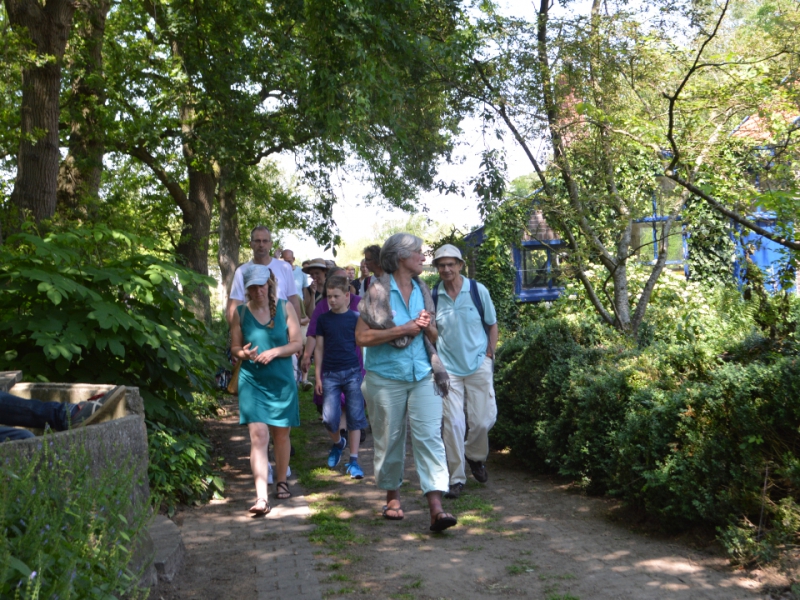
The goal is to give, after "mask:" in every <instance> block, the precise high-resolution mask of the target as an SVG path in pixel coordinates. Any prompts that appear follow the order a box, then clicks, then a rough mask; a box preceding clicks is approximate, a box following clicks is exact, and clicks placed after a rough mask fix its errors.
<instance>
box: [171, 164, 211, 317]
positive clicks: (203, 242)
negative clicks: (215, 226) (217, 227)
mask: <svg viewBox="0 0 800 600" xmlns="http://www.w3.org/2000/svg"><path fill="white" fill-rule="evenodd" d="M216 187H217V180H216V177H214V174H213V173H208V172H201V171H198V170H196V169H194V168H190V169H189V196H188V199H187V202H186V203H185V205H184V206H182V207H181V212H182V213H183V227H182V228H181V240H180V242H179V243H178V247H177V248H176V252H177V253H178V256H179V257H180V258H181V259H182V262H183V263H184V264H185V265H186V266H187V267H189V268H190V269H191V270H192V271H195V272H196V273H200V274H201V275H208V236H209V234H210V233H211V209H212V206H213V204H212V203H213V202H214V191H215V189H216ZM186 291H187V292H188V293H189V295H190V296H191V298H192V300H193V302H194V306H193V307H192V312H194V314H195V315H196V316H197V318H198V319H200V320H202V321H204V322H206V323H211V301H210V299H209V295H208V288H207V286H205V285H199V286H196V287H194V288H193V289H187V290H186Z"/></svg>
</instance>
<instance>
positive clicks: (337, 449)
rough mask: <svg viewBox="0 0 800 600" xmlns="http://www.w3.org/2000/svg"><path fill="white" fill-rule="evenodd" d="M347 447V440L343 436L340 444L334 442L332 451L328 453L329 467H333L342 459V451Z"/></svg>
mask: <svg viewBox="0 0 800 600" xmlns="http://www.w3.org/2000/svg"><path fill="white" fill-rule="evenodd" d="M345 448H347V440H346V439H345V438H342V441H341V442H340V443H339V444H333V445H332V446H331V451H330V452H329V453H328V468H329V469H333V468H335V467H336V465H338V464H339V461H341V460H342V452H343V451H344V449H345Z"/></svg>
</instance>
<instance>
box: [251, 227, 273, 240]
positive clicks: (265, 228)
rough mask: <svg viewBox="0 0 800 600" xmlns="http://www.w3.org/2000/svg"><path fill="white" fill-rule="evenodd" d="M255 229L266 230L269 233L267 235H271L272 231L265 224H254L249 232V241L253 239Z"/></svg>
mask: <svg viewBox="0 0 800 600" xmlns="http://www.w3.org/2000/svg"><path fill="white" fill-rule="evenodd" d="M256 231H266V232H267V233H268V234H269V237H272V232H271V231H270V230H269V227H267V226H266V225H256V226H255V227H253V230H252V231H251V232H250V241H251V242H252V241H253V234H254V233H255V232H256Z"/></svg>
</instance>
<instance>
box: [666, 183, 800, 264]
mask: <svg viewBox="0 0 800 600" xmlns="http://www.w3.org/2000/svg"><path fill="white" fill-rule="evenodd" d="M667 177H668V178H669V179H672V181H674V182H675V183H677V184H678V185H682V186H683V187H684V188H686V189H687V190H689V191H690V192H691V193H692V194H694V195H695V196H698V197H699V198H702V199H703V200H705V201H706V202H708V204H710V205H711V207H712V208H714V209H715V210H717V211H719V212H721V213H722V214H723V215H725V216H726V217H728V218H730V219H732V220H734V221H735V222H737V223H739V225H741V226H743V227H746V228H747V229H749V230H750V231H753V232H755V233H757V234H758V235H761V236H763V237H765V238H767V239H768V240H771V241H773V242H775V243H776V244H780V245H781V246H783V247H784V248H789V249H791V250H795V251H800V243H798V242H795V241H792V240H787V239H786V238H784V237H781V236H778V235H775V234H774V233H772V232H771V231H768V230H766V229H764V228H763V227H761V226H759V225H757V224H755V223H753V222H752V221H750V220H748V219H747V218H746V217H743V216H742V215H740V214H739V213H737V212H735V211H733V210H730V209H728V208H726V207H725V206H723V205H722V204H720V202H719V201H718V200H717V199H716V198H714V197H713V196H711V195H710V194H707V193H706V192H704V191H703V190H702V189H700V188H699V187H697V186H696V185H694V184H693V183H691V182H690V181H686V180H685V179H683V178H682V177H680V176H678V175H676V174H674V173H673V174H671V175H667Z"/></svg>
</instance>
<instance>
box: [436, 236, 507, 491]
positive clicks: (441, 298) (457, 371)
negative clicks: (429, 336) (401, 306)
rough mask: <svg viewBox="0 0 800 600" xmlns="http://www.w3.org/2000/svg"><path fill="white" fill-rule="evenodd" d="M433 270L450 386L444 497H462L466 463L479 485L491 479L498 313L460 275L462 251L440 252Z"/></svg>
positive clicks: (480, 291) (440, 349)
mask: <svg viewBox="0 0 800 600" xmlns="http://www.w3.org/2000/svg"><path fill="white" fill-rule="evenodd" d="M433 266H434V267H436V270H437V271H438V272H439V277H440V278H441V282H439V283H438V284H437V285H436V286H434V289H433V290H432V293H431V295H432V296H433V301H434V304H435V305H436V327H437V328H438V330H439V341H438V342H437V344H436V349H437V351H438V352H439V357H440V358H441V359H442V362H443V363H444V366H445V368H446V369H447V373H448V374H449V375H450V385H451V390H450V393H449V395H448V397H447V398H445V399H444V406H443V427H442V437H443V439H444V446H445V451H446V453H447V466H448V469H449V471H450V488H449V490H448V492H447V493H446V494H445V495H444V496H445V498H458V497H459V495H460V494H461V490H462V489H463V488H464V484H465V483H466V481H467V476H466V471H465V464H464V461H465V460H466V463H467V464H469V467H470V470H471V471H472V475H473V476H474V477H475V479H476V480H477V481H479V482H480V483H486V481H488V479H489V475H488V474H487V472H486V466H485V464H484V463H485V462H486V458H487V457H488V456H489V430H490V429H491V428H492V426H493V425H494V422H495V419H496V418H497V404H496V403H495V396H494V383H493V373H494V368H493V367H494V351H495V347H496V346H497V314H496V313H495V308H494V303H493V302H492V298H491V296H490V295H489V291H488V290H487V289H486V287H484V286H483V285H482V284H480V283H478V282H477V281H475V280H473V279H468V278H466V277H464V276H462V275H461V272H460V271H461V269H462V268H463V266H464V260H463V259H462V258H461V251H460V250H459V249H458V248H456V247H455V246H453V245H451V244H445V245H444V246H441V247H440V248H438V249H437V250H436V252H435V253H434V255H433ZM465 412H466V415H465ZM465 417H466V418H465ZM467 426H469V429H468V430H467ZM465 434H466V440H465Z"/></svg>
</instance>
